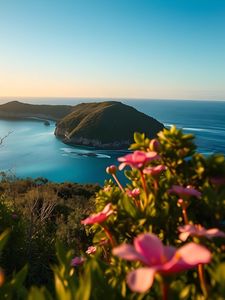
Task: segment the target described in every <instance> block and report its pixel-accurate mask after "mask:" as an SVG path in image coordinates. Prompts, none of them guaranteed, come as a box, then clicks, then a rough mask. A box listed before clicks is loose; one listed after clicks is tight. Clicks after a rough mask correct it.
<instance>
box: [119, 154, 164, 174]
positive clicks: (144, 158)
mask: <svg viewBox="0 0 225 300" xmlns="http://www.w3.org/2000/svg"><path fill="white" fill-rule="evenodd" d="M159 158H160V156H159V155H158V154H157V153H156V152H154V151H151V152H144V151H134V152H133V153H132V154H127V155H125V156H123V157H119V158H118V161H120V162H121V164H120V165H119V170H123V168H124V167H125V166H130V167H132V168H137V169H140V168H142V167H143V166H145V165H146V164H147V163H148V162H150V161H152V160H154V159H159Z"/></svg>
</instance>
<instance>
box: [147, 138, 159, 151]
mask: <svg viewBox="0 0 225 300" xmlns="http://www.w3.org/2000/svg"><path fill="white" fill-rule="evenodd" d="M149 149H150V150H151V151H157V150H159V141H158V140H157V139H152V140H151V141H150V143H149Z"/></svg>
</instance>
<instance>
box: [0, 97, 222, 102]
mask: <svg viewBox="0 0 225 300" xmlns="http://www.w3.org/2000/svg"><path fill="white" fill-rule="evenodd" d="M13 98H15V99H21V98H22V99H77V100H78V99H84V100H87V99H99V100H101V99H102V100H104V99H117V100H119V99H121V100H131V101H132V100H156V101H157V100H165V101H225V98H224V99H216V98H213V99H209V98H208V99H204V98H199V99H198V98H189V99H188V98H150V97H149V98H148V97H140V98H137V97H102V96H101V97H93V96H92V97H91V96H89V97H88V96H86V97H83V96H82V97H79V96H0V100H4V99H13Z"/></svg>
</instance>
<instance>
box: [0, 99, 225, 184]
mask: <svg viewBox="0 0 225 300" xmlns="http://www.w3.org/2000/svg"><path fill="white" fill-rule="evenodd" d="M1 100H2V101H1ZM10 100H15V99H10ZM16 100H18V99H16ZM19 100H20V101H24V102H29V103H38V104H43V103H46V104H73V105H75V104H78V103H81V102H92V101H99V100H98V99H77V98H76V99H68V98H65V99H64V98H56V99H53V98H52V99H50V98H32V99H19ZM104 100H105V99H101V101H104ZM106 100H109V99H106ZM111 100H113V99H111ZM116 100H119V99H116ZM0 101H1V102H3V101H4V102H6V101H5V100H4V99H0ZM122 102H123V103H125V104H128V105H131V106H134V107H135V108H137V109H138V110H140V111H142V112H144V113H146V114H148V115H150V116H152V117H154V118H156V119H158V120H159V121H160V122H162V123H163V124H164V125H165V126H167V127H169V126H171V125H172V124H174V125H176V126H177V127H179V128H183V129H184V131H185V132H189V133H193V134H195V136H196V144H197V146H198V150H199V151H200V152H201V153H203V154H205V155H210V154H212V153H223V154H225V102H223V101H202V100H201V101H189V100H185V101H177V100H143V99H135V100H129V99H123V100H122ZM54 128H55V124H54V122H51V123H50V126H45V125H44V124H43V122H38V121H30V120H22V121H12V120H0V137H3V136H5V135H6V134H7V133H8V132H11V133H10V134H9V136H8V137H7V138H6V139H5V140H4V142H3V144H2V145H1V148H0V170H1V171H7V172H9V173H11V174H14V175H15V176H17V177H32V178H36V177H45V178H47V179H49V180H51V181H55V182H65V181H72V182H79V183H100V184H103V182H104V179H106V178H108V177H107V174H106V173H105V169H106V167H107V166H108V165H110V164H117V157H118V156H122V155H124V154H125V152H124V151H106V150H105V151H100V150H93V149H90V148H84V147H72V146H68V145H65V144H64V143H62V142H61V141H60V140H58V139H57V138H56V137H55V136H54Z"/></svg>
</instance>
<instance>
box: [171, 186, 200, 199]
mask: <svg viewBox="0 0 225 300" xmlns="http://www.w3.org/2000/svg"><path fill="white" fill-rule="evenodd" d="M169 193H174V194H177V195H178V196H179V197H185V196H194V197H196V198H200V197H201V193H200V192H199V191H197V190H196V189H194V188H193V187H191V186H190V185H188V186H187V187H183V186H180V185H173V186H172V188H171V189H170V190H169Z"/></svg>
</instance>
